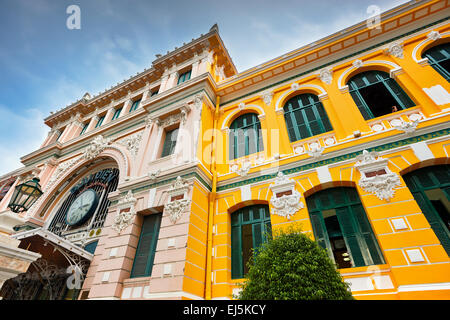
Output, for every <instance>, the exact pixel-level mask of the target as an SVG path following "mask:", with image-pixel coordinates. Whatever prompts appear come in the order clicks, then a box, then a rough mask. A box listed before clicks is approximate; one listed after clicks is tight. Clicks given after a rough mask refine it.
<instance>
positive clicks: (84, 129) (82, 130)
mask: <svg viewBox="0 0 450 320" xmlns="http://www.w3.org/2000/svg"><path fill="white" fill-rule="evenodd" d="M88 126H89V122H87V123H85V124H84V125H83V129H81V132H80V136H81V135H82V134H83V133H85V132H86V130H87V127H88Z"/></svg>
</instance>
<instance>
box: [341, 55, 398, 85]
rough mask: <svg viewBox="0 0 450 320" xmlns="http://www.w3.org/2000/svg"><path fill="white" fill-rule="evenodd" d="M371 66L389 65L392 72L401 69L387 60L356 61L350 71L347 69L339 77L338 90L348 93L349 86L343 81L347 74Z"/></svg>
mask: <svg viewBox="0 0 450 320" xmlns="http://www.w3.org/2000/svg"><path fill="white" fill-rule="evenodd" d="M371 64H384V65H388V66H390V67H391V68H390V69H391V70H392V69H393V70H400V69H401V67H400V66H399V65H397V64H395V63H393V62H391V61H386V60H369V61H364V62H363V61H361V60H355V61H354V62H353V64H352V66H351V67H349V68H348V69H346V70H345V71H344V72H343V73H342V74H341V76H340V77H339V80H338V88H339V90H341V91H348V86H347V85H346V84H343V83H342V80H343V79H344V78H345V77H346V76H347V74H349V73H351V72H352V71H354V70H356V69H359V68H361V67H362V66H367V65H371Z"/></svg>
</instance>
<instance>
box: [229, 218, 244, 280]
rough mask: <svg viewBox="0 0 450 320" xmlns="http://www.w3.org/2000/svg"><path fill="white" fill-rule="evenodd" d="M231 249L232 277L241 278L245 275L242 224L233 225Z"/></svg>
mask: <svg viewBox="0 0 450 320" xmlns="http://www.w3.org/2000/svg"><path fill="white" fill-rule="evenodd" d="M231 249H232V250H231V277H232V278H233V279H239V278H242V277H243V276H244V268H243V265H242V242H241V227H240V226H234V227H231Z"/></svg>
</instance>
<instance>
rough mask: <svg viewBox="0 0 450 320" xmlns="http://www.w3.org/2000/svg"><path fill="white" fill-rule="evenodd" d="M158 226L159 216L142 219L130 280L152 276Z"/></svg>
mask: <svg viewBox="0 0 450 320" xmlns="http://www.w3.org/2000/svg"><path fill="white" fill-rule="evenodd" d="M160 225H161V214H150V215H148V216H145V217H144V222H143V224H142V229H141V235H140V237H139V243H138V246H137V249H136V255H135V257H134V262H133V268H132V270H131V275H130V278H137V277H150V276H151V275H152V269H153V260H154V258H155V251H156V243H157V242H158V235H159V227H160Z"/></svg>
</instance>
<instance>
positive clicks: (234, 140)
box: [230, 113, 264, 159]
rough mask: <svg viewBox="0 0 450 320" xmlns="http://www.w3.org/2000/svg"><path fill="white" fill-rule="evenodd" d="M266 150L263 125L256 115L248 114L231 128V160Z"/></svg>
mask: <svg viewBox="0 0 450 320" xmlns="http://www.w3.org/2000/svg"><path fill="white" fill-rule="evenodd" d="M262 150H264V147H263V141H262V133H261V123H260V122H259V119H258V115H257V114H255V113H246V114H244V115H242V116H240V117H238V118H237V119H235V120H234V121H233V123H232V124H231V126H230V159H237V158H240V157H245V156H248V155H250V154H252V153H257V152H260V151H262Z"/></svg>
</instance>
